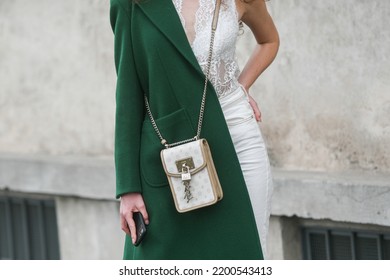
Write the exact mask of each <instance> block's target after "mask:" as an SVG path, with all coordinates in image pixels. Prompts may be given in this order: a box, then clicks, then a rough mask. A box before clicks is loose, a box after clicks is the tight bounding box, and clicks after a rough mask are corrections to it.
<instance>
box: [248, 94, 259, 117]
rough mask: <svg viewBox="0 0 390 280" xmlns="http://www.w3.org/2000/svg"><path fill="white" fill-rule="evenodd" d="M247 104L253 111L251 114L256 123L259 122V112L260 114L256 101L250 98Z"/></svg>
mask: <svg viewBox="0 0 390 280" xmlns="http://www.w3.org/2000/svg"><path fill="white" fill-rule="evenodd" d="M249 104H250V105H251V107H252V109H253V113H254V115H255V118H256V121H258V122H261V112H260V109H259V106H258V105H257V103H256V101H255V100H254V99H253V98H251V99H250V101H249Z"/></svg>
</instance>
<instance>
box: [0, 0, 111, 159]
mask: <svg viewBox="0 0 390 280" xmlns="http://www.w3.org/2000/svg"><path fill="white" fill-rule="evenodd" d="M112 42H113V36H112V31H111V27H110V24H109V1H107V0H85V1H77V0H68V1H50V0H34V1H27V0H15V1H0V85H1V87H0V152H12V153H18V154H25V153H34V154H37V153H43V154H51V155H58V154H61V155H64V154H65V155H68V154H76V155H80V154H82V155H91V156H98V155H111V153H112V147H113V129H114V128H113V122H114V88H115V70H114V63H113V44H112Z"/></svg>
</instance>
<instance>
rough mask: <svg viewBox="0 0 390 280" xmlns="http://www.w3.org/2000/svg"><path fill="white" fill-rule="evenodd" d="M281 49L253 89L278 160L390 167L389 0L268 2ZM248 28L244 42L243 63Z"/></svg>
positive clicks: (306, 166)
mask: <svg viewBox="0 0 390 280" xmlns="http://www.w3.org/2000/svg"><path fill="white" fill-rule="evenodd" d="M268 6H269V10H270V12H271V13H272V16H273V18H274V20H275V23H276V25H277V28H278V30H279V33H280V37H281V46H280V50H279V54H278V57H277V59H276V60H275V62H274V63H273V65H272V66H271V67H270V68H269V69H268V70H267V71H266V72H265V73H264V74H263V76H261V77H260V78H259V80H258V81H257V83H256V86H255V87H254V88H253V89H252V91H251V92H252V93H253V94H254V95H255V96H256V99H257V100H258V101H259V104H260V106H261V109H262V112H263V115H264V116H263V124H261V127H262V128H263V132H264V135H265V137H266V139H267V143H268V146H269V153H270V156H271V159H272V163H273V165H275V166H278V167H280V168H284V169H301V170H323V171H344V170H349V169H357V170H381V171H385V172H388V171H390V78H389V77H390V48H389V46H390V29H389V25H390V2H389V1H381V0H374V1H363V0H343V1H338V2H329V1H309V0H291V1H277V0H272V1H271V2H269V5H268ZM250 37H251V36H250V33H249V32H248V31H246V32H245V34H244V35H243V38H242V40H240V46H241V48H240V52H239V54H240V58H241V61H244V58H245V57H246V56H247V53H248V49H250V47H249V46H250V45H249V44H250V43H252V42H253V40H252V39H251V38H250Z"/></svg>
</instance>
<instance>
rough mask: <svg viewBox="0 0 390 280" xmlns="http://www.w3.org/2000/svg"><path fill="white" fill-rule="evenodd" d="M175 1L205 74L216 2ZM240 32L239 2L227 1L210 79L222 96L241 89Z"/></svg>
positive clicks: (218, 33)
mask: <svg viewBox="0 0 390 280" xmlns="http://www.w3.org/2000/svg"><path fill="white" fill-rule="evenodd" d="M172 1H173V4H174V6H175V8H176V10H177V12H178V14H179V17H180V21H181V23H182V25H183V27H184V30H185V33H186V35H187V38H188V41H189V43H190V45H191V48H192V50H193V52H194V54H195V57H196V59H197V60H198V63H199V65H200V66H201V68H202V70H203V72H204V73H205V72H206V67H207V58H208V52H209V48H210V38H211V22H212V18H213V13H214V9H215V0H191V1H189V0H172ZM239 29H240V27H239V18H238V13H237V9H236V4H235V0H225V1H223V4H222V5H221V10H220V14H219V20H218V27H217V30H216V34H215V42H214V49H213V59H212V62H211V68H210V77H209V79H210V81H211V83H212V84H213V86H214V88H215V90H216V92H217V95H218V97H222V96H226V95H228V94H229V93H230V92H232V91H234V90H235V89H236V88H237V87H238V86H239V83H238V76H239V74H240V70H239V66H238V64H237V61H236V56H235V50H236V42H237V37H238V34H239Z"/></svg>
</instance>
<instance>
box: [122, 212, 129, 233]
mask: <svg viewBox="0 0 390 280" xmlns="http://www.w3.org/2000/svg"><path fill="white" fill-rule="evenodd" d="M121 228H122V230H123V231H124V232H125V233H126V234H128V235H130V229H129V226H128V225H127V221H126V219H125V217H123V216H121Z"/></svg>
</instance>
